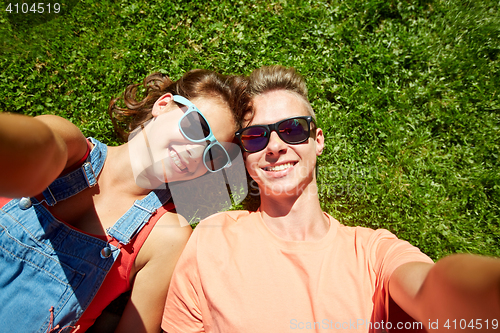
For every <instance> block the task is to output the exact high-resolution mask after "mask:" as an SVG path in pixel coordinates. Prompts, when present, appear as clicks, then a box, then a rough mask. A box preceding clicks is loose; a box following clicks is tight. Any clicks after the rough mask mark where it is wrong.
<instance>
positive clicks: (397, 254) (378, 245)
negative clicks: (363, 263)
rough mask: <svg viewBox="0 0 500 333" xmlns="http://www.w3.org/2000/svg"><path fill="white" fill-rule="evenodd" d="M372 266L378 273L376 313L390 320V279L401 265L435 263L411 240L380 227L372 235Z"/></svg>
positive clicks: (375, 300)
mask: <svg viewBox="0 0 500 333" xmlns="http://www.w3.org/2000/svg"><path fill="white" fill-rule="evenodd" d="M370 249H371V251H370V253H371V261H372V265H373V266H372V267H373V269H374V271H375V274H376V281H377V282H376V291H375V295H374V314H375V315H376V316H377V317H379V318H380V319H381V318H385V320H388V317H387V316H388V305H389V280H390V278H391V275H392V273H393V272H394V271H395V270H396V268H398V267H399V266H401V265H403V264H406V263H409V262H426V263H433V261H432V259H431V258H429V257H428V256H427V255H425V254H424V253H422V252H421V251H420V249H419V248H417V247H415V246H413V245H411V244H410V243H409V242H407V241H405V240H402V239H398V238H397V237H396V236H395V235H394V234H392V233H391V232H389V231H388V230H385V229H378V230H375V232H374V233H373V234H372V236H371V237H370Z"/></svg>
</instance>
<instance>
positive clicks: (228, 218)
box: [197, 210, 254, 227]
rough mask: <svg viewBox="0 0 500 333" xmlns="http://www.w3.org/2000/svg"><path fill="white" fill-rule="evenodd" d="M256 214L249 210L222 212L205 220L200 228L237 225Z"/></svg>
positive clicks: (200, 224)
mask: <svg viewBox="0 0 500 333" xmlns="http://www.w3.org/2000/svg"><path fill="white" fill-rule="evenodd" d="M253 213H254V212H250V211H248V210H232V211H227V212H221V213H217V214H214V215H211V216H209V217H207V218H205V219H203V220H202V221H201V222H200V223H199V224H198V226H209V225H219V226H222V225H227V224H232V223H236V222H238V221H239V220H241V219H244V218H247V217H249V216H251V215H252V214H253ZM198 226H197V227H198Z"/></svg>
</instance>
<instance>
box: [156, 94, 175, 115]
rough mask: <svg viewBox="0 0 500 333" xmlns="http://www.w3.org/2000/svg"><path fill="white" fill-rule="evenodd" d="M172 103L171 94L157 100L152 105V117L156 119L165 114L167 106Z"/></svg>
mask: <svg viewBox="0 0 500 333" xmlns="http://www.w3.org/2000/svg"><path fill="white" fill-rule="evenodd" d="M171 103H174V95H172V94H171V93H166V94H164V95H162V96H161V97H160V98H158V99H157V100H156V102H155V104H154V105H153V110H152V111H151V114H152V115H153V117H158V116H159V115H160V114H162V113H165V112H167V107H168V105H169V104H171Z"/></svg>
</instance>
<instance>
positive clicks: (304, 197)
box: [260, 183, 330, 241]
mask: <svg viewBox="0 0 500 333" xmlns="http://www.w3.org/2000/svg"><path fill="white" fill-rule="evenodd" d="M317 193H318V192H317V187H316V183H311V184H310V185H309V186H308V187H307V188H306V189H305V190H304V191H303V192H302V193H300V194H299V195H297V196H270V195H261V205H260V212H261V215H262V219H263V221H264V223H265V224H266V225H267V226H268V228H269V229H270V230H271V231H272V232H273V233H274V234H275V235H276V236H278V237H280V238H282V239H285V240H291V241H316V240H320V239H321V238H323V237H324V236H325V235H326V233H327V232H328V230H329V228H330V226H329V220H328V218H327V217H326V216H325V214H324V213H323V211H322V210H321V206H320V204H319V199H318V194H317Z"/></svg>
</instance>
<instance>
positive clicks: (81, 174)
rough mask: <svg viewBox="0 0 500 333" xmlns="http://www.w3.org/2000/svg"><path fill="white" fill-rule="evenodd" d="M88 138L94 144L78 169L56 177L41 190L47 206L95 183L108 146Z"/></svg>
mask: <svg viewBox="0 0 500 333" xmlns="http://www.w3.org/2000/svg"><path fill="white" fill-rule="evenodd" d="M89 139H90V141H91V142H92V143H93V144H94V148H93V149H92V151H91V152H90V155H89V157H87V159H86V160H85V162H84V163H83V165H82V166H81V167H80V168H79V169H76V170H75V171H73V172H70V173H68V174H67V175H65V176H62V177H60V178H57V179H56V180H54V181H53V182H52V184H50V185H49V187H47V189H46V190H45V191H43V192H42V194H43V197H44V199H45V202H47V204H48V205H49V206H54V205H55V204H56V203H57V202H58V201H62V200H64V199H67V198H69V197H72V196H73V195H75V194H78V193H80V192H81V191H83V190H85V189H86V188H89V187H93V186H95V185H96V184H97V176H98V175H99V173H100V172H101V170H102V167H103V166H104V161H105V160H106V155H107V153H108V147H106V145H105V144H103V143H101V142H99V141H97V140H96V139H94V138H89Z"/></svg>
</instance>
